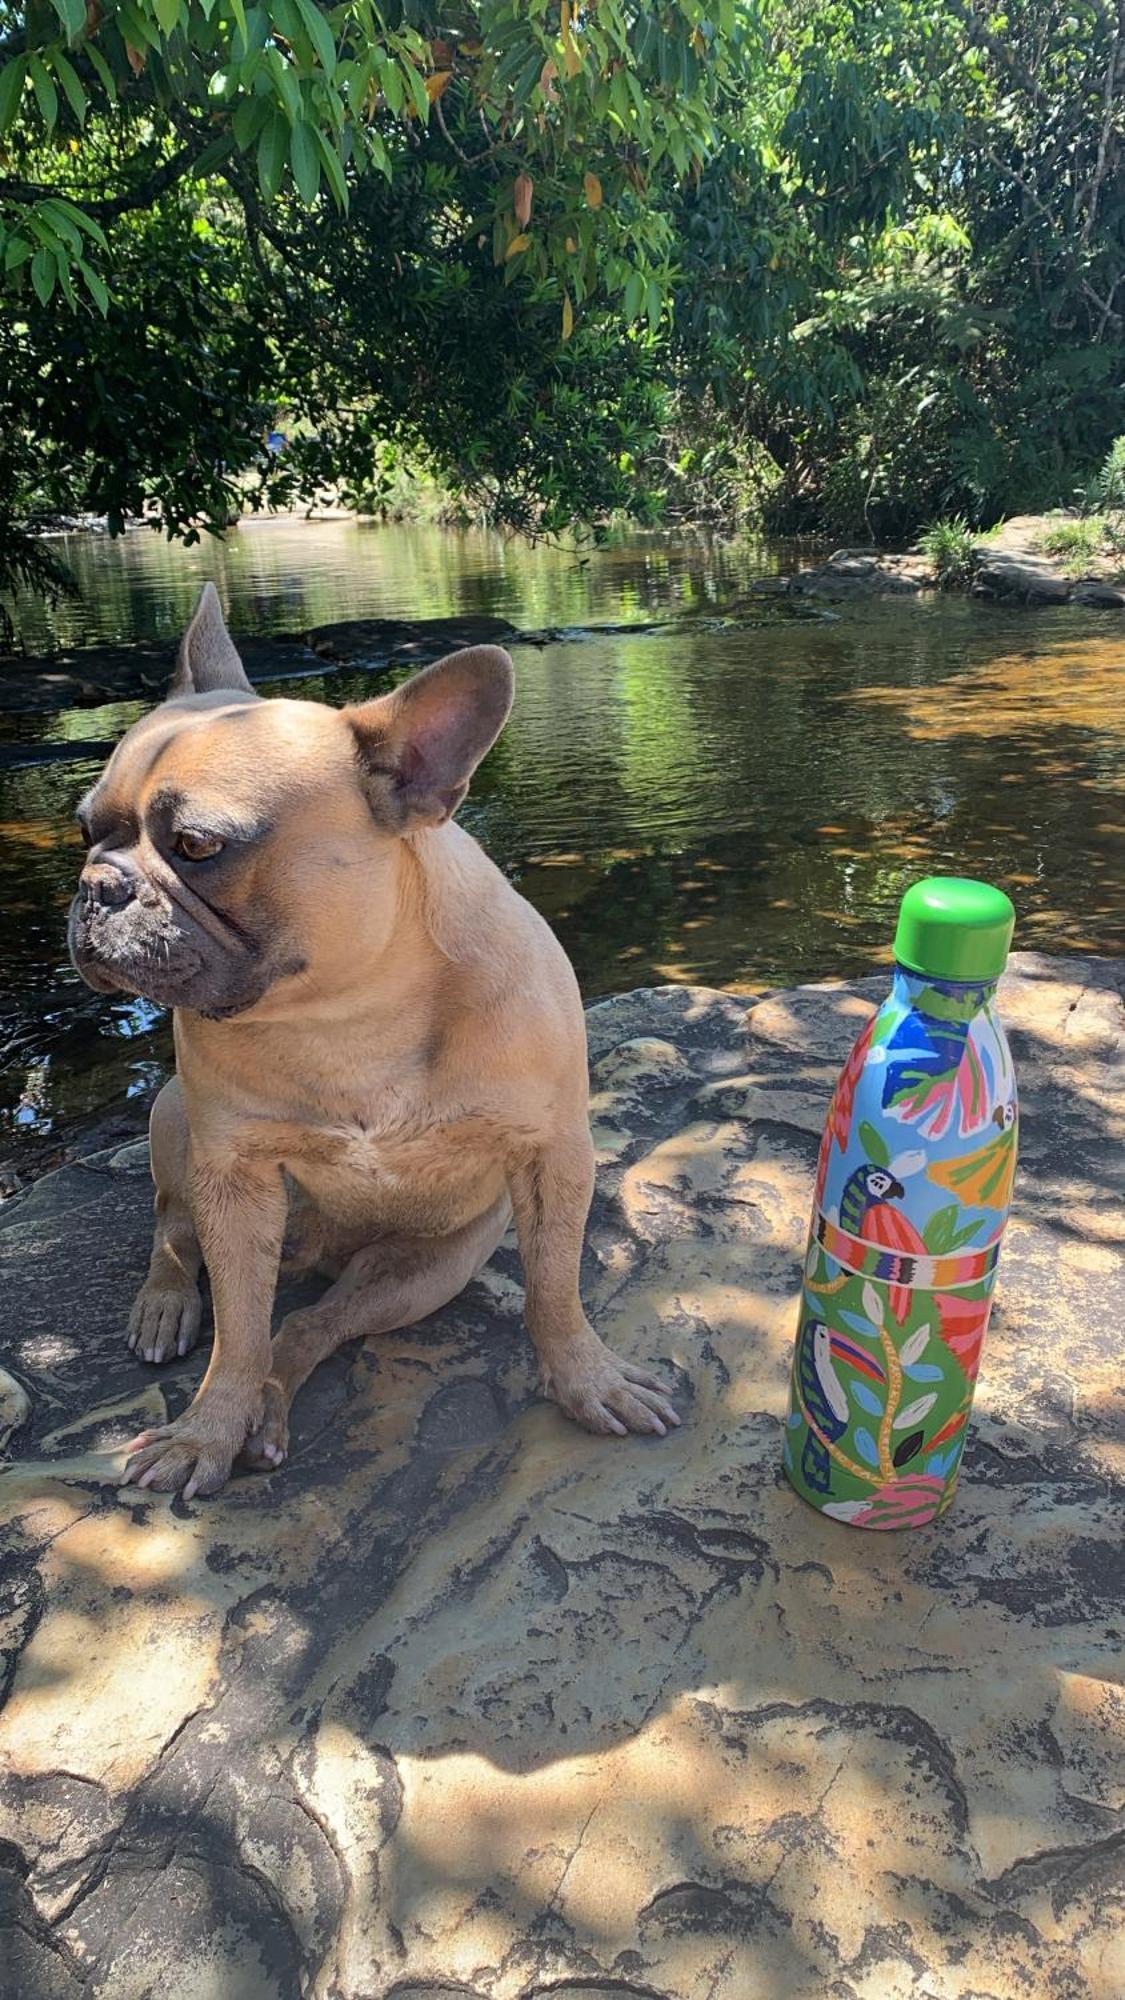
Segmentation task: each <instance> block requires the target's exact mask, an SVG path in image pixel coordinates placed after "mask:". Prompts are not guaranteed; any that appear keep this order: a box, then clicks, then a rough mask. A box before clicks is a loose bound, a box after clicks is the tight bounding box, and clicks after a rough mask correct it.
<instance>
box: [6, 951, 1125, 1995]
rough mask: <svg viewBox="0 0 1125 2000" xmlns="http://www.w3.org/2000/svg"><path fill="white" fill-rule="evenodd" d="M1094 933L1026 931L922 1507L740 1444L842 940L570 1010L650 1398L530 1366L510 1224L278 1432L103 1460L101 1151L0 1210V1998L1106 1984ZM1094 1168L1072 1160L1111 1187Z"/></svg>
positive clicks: (788, 1277) (1100, 970) (833, 1035)
mask: <svg viewBox="0 0 1125 2000" xmlns="http://www.w3.org/2000/svg"><path fill="white" fill-rule="evenodd" d="M1123 976H1125V972H1123V968H1122V966H1121V965H1113V964H1110V963H1108V962H1106V961H1099V960H1092V959H1091V960H1085V959H1073V960H1055V961H1051V960H1048V959H1042V958H1036V957H1023V958H1022V959H1020V960H1018V961H1017V963H1016V966H1015V969H1014V971H1013V973H1012V975H1011V976H1010V977H1009V979H1008V981H1007V992H1006V996H1005V1005H1006V1016H1007V1019H1008V1021H1009V1023H1010V1024H1011V1028H1012V1040H1013V1047H1014V1051H1015V1055H1016V1061H1017V1064H1018V1067H1019V1071H1020V1080H1021V1094H1022V1098H1023V1107H1024V1126H1023V1160H1022V1166H1021V1171H1020V1178H1019V1182H1018V1192H1017V1203H1016V1212H1015V1217H1014V1219H1013V1222H1012V1225H1011V1228H1010V1231H1009V1236H1008V1239H1007V1242H1006V1244H1005V1252H1004V1257H1003V1260H1002V1266H1001V1287H1000V1294H999V1300H998V1305H997V1310H996V1313H995V1317H994V1323H993V1330H992V1333H991V1335H990V1341H989V1346H988V1349H987V1352H986V1362H985V1367H984V1370H983V1375H982V1379H981V1382H980V1385H979V1388H978V1394H977V1403H976V1415H975V1418H974V1423H973V1429H972V1435H971V1437H970V1441H969V1445H968V1451H967V1456H966V1463H965V1471H964V1475H963V1478H962V1482H961V1489H960V1493H959V1495H958V1498H957V1501H956V1504H955V1506H954V1508H953V1511H952V1513H951V1515H950V1516H949V1518H948V1519H947V1521H946V1522H945V1523H944V1524H943V1525H941V1526H940V1527H937V1528H934V1529H931V1530H925V1531H921V1532H916V1533H914V1534H903V1535H880V1536H873V1535H861V1534H857V1533H856V1532H855V1531H854V1530H849V1529H847V1528H845V1527H843V1526H840V1525H838V1524H836V1523H833V1522H828V1521H825V1520H823V1519H822V1518H821V1517H820V1516H818V1515H817V1514H815V1513H813V1512H812V1511H811V1510H809V1509H807V1508H806V1507H805V1506H804V1505H803V1504H802V1503H801V1502H800V1501H799V1500H797V1499H796V1497H795V1496H794V1495H793V1494H792V1493H791V1492H790V1490H789V1488H788V1487H787V1486H786V1485H785V1484H784V1483H783V1481H782V1479H781V1477H780V1474H779V1453H780V1442H781V1439H780V1430H781V1420H782V1412H783V1409H784V1400H785V1377H786V1368H787V1363H788V1358H789V1352H790V1342H791V1339H792V1334H793V1326H794V1311H795V1305H796V1297H797V1286H798V1276H799V1271H800V1265H801V1257H802V1250H803V1239H804V1231H805V1221H806V1213H807V1207H808V1202H809V1197H810V1191H811V1186H812V1175H813V1164H814V1158H815V1153H816V1144H817V1135H818V1132H819V1128H820V1124H821V1119H822V1115H823V1112H824V1109H825V1102H826V1098H827V1095H828V1091H829V1087H830V1084H831V1082H832V1078H833V1075H834V1072H835V1068H836V1066H837V1065H838V1063H839V1062H840V1061H841V1059H842V1057H843V1055H844V1054H845V1051H846V1049H847V1047H848V1045H849V1043H850V1041H851V1039H852V1037H853V1036H854V1034H855V1032H856V1030H857V1028H858V1026H859V1024H860V1023H861V1022H862V1020H863V1019H864V1018H865V1016H866V1015H867V1013H868V1012H869V1010H870V1008H871V1007H872V1005H873V1004H874V1001H875V999H876V997H877V996H879V995H881V994H882V992H883V991H884V989H885V978H878V979H873V980H869V981H863V982H860V983H859V984H858V985H854V986H834V987H803V988H799V989H797V990H796V991H793V992H788V993H782V994H776V995H773V996H771V997H768V998H765V999H762V1000H760V1001H758V1002H756V1003H755V1004H752V1005H749V1006H748V1004H747V1002H746V1000H745V999H741V1000H740V999H739V998H737V997H734V996H731V995H729V994H721V993H713V992H706V991H693V990H691V989H685V988H680V987H669V988H662V989H659V990H656V991H652V992H640V993H632V994H626V995H624V996H622V997H620V998H618V999H614V1000H610V1001H607V1002H605V1003H604V1004H602V1005H600V1006H596V1007H594V1008H592V1009H591V1011H590V1016H589V1023H590V1044H591V1060H592V1066H593V1088H594V1101H593V1115H594V1123H595V1131H596V1137H597V1144H598V1150H599V1158H600V1163H601V1170H600V1175H599V1188H598V1196H597V1203H596V1208H595V1212H594V1217H593V1222H592V1226H591V1230H590V1237H589V1252H588V1260H587V1270H586V1294H587V1298H588V1301H589V1304H590V1308H591V1311H592V1316H593V1318H594V1320H595V1322H596V1323H597V1324H598V1325H599V1326H600V1328H601V1329H602V1331H603V1332H604V1333H605V1335H606V1336H607V1338H608V1339H609V1340H610V1341H611V1342H612V1343H613V1344H614V1346H615V1347H616V1348H617V1349H619V1350H620V1351H621V1352H622V1353H624V1354H627V1355H630V1356H633V1357H635V1358H636V1359H638V1360H640V1359H644V1360H649V1359H650V1358H652V1357H662V1358H664V1359H665V1360H666V1362H667V1364H668V1366H669V1369H670V1372H671V1373H672V1375H673V1376H674V1378H675V1380H676V1382H677V1384H678V1391H679V1396H680V1400H681V1404H682V1407H683V1412H684V1417H685V1422H684V1427H683V1429H682V1430H681V1431H680V1432H679V1433H677V1434H676V1435H675V1436H673V1437H670V1438H668V1439H666V1440H663V1441H659V1440H640V1439H634V1440H629V1441H627V1442H618V1441H610V1440H606V1441H600V1440H597V1439H594V1438H590V1437H587V1436H585V1435H583V1434H582V1433H581V1432H579V1431H577V1430H576V1429H574V1428H573V1427H572V1426H571V1425H569V1424H568V1423H567V1422H565V1421H564V1419H563V1418H562V1417H561V1416H560V1415H559V1413H558V1412H557V1411H556V1410H554V1409H553V1408H551V1407H550V1406H549V1405H547V1404H545V1403H543V1402H542V1401H541V1400H540V1399H539V1397H538V1396H537V1394H536V1389H535V1382H534V1374H533V1368H532V1364H531V1356H530V1353H529V1349H528V1344H527V1341H526V1339H525V1337H524V1335H523V1333H522V1331H521V1324H520V1303H521V1294H520V1285H519V1273H518V1266H517V1263H516V1260H515V1257H514V1253H513V1250H512V1248H511V1246H510V1245H509V1246H505V1247H504V1248H502V1249H501V1251H500V1252H499V1253H498V1255H497V1257H496V1259H495V1261H494V1263H493V1265H492V1266H491V1267H490V1268H489V1269H488V1270H487V1271H486V1272H485V1274H484V1276H483V1277H482V1278H481V1279H480V1281H479V1282H477V1283H476V1284H475V1285H474V1286H472V1288H471V1289H470V1290H469V1291H468V1292H467V1293H466V1294H465V1295H464V1297H463V1298H462V1299H461V1300H459V1301H458V1302H457V1303H456V1304H455V1305H454V1306H453V1307H452V1308H450V1309H449V1310H447V1311H446V1312H444V1313H441V1314H440V1315H438V1316H437V1317H436V1318H434V1319H432V1320H429V1321H426V1322H425V1323H424V1324H423V1325H421V1326H419V1327H416V1328H414V1329H412V1330H411V1331H409V1332H408V1333H404V1334H401V1335H397V1336H394V1337H392V1338H389V1339H386V1340H382V1341H380V1342H378V1343H372V1344H371V1345H370V1346H366V1345H362V1344H361V1345H359V1346H356V1347H353V1348H351V1349H349V1350H348V1351H347V1352H346V1353H345V1354H343V1355H341V1356H338V1357H336V1358H335V1359H334V1360H333V1361H332V1362H330V1363H329V1364H328V1365H326V1366H325V1367H324V1368H323V1369H322V1370H321V1371H320V1373H319V1374H318V1375H317V1376H316V1377H315V1378H314V1379H313V1381H312V1382H311V1383H310V1384H309V1385H308V1388H307V1390H306V1392H305V1394H304V1396H303V1397H302V1398H301V1400H300V1403H299V1405H298V1414H297V1418H296V1425H295V1446H294V1456H293V1458H292V1460H291V1461H290V1463H289V1464H288V1465H287V1466H286V1467H285V1468H284V1470H283V1471H281V1472H280V1473H278V1474H276V1475H274V1476H271V1477H270V1478H268V1479H262V1478H251V1477H247V1478H240V1479H237V1480H236V1481H235V1482H234V1483H233V1484H232V1485H231V1486H230V1488H229V1489H228V1491H227V1492H226V1493H225V1494H224V1495H223V1496H221V1497H220V1498H218V1499H217V1500H214V1501H209V1502H205V1503H192V1504H191V1505H188V1506H185V1505H184V1504H183V1503H182V1502H180V1501H178V1500H176V1501H170V1500H168V1499H162V1498H159V1497H151V1496H146V1495H143V1494H141V1493H138V1492H136V1491H134V1490H132V1489H127V1490H125V1491H123V1492H122V1491H119V1490H118V1489H117V1487H116V1485H115V1478H116V1474H117V1472H118V1471H119V1469H120V1465H121V1459H120V1455H119V1447H120V1445H121V1444H122V1442H123V1441H124V1440H125V1439H126V1438H127V1437H128V1436H129V1435H130V1434H132V1433H133V1432H134V1431H135V1430H136V1429H137V1428H138V1427H139V1426H140V1425H142V1424H147V1423H151V1422H153V1421H159V1420H160V1419H162V1418H163V1417H164V1416H165V1414H166V1413H168V1412H171V1413H175V1412H176V1411H178V1410H179V1409H181V1408H182V1407H183V1405H184V1403H185V1402H186V1400H187V1398H188V1396H189V1394H190V1392H191V1389H192V1386H193V1384H194V1383H195V1382H196V1381H197V1380H198V1377H199V1375H200V1373H201V1369H202V1365H203V1363H202V1358H201V1357H200V1356H199V1355H198V1354H197V1355H196V1356H194V1357H193V1358H192V1359H190V1360H189V1361H186V1362H184V1363H182V1364H178V1365H176V1366H173V1367H172V1368H170V1369H166V1370H163V1371H157V1370H155V1369H151V1368H146V1367H144V1366H143V1365H139V1364H136V1363H134V1362H133V1360H132V1358H131V1357H130V1356H129V1355H128V1354H127V1352H126V1350H125V1348H124V1344H123V1340H122V1330H123V1326H124V1320H125V1313H126V1309H127V1305H128V1302H129V1299H130V1295H131V1293H132V1291H133V1288H134V1286H135V1284H136V1283H137V1281H138V1279H139V1278H140V1276H141V1273H142V1271H143V1268H144V1263H145V1238H146V1235H147V1228H148V1204H149V1195H148V1189H147V1184H146V1160H145V1150H144V1147H143V1145H136V1144H133V1145H130V1146H126V1147H124V1148H121V1149H119V1150H117V1151H112V1150H111V1151H109V1152H106V1153H104V1154H102V1155H100V1156H99V1157H97V1158H95V1159H90V1160H86V1161H84V1162H82V1163H81V1164H80V1165H75V1166H70V1167H67V1168H65V1169H63V1170H62V1171H60V1172H59V1173H57V1174H55V1175H53V1176H50V1177H48V1178H45V1179H44V1180H42V1181H40V1182H39V1183H37V1184H36V1185H35V1186H34V1187H33V1188H31V1189H30V1190H28V1192H27V1193H26V1194H24V1195H21V1196H20V1197H18V1198H17V1199H16V1200H15V1201H13V1202H12V1203H11V1204H9V1205H8V1206H7V1207H6V1209H5V1211H4V1214H3V1218H2V1226H0V1246H2V1248H3V1252H4V1263H5V1271H4V1277H3V1283H2V1286H0V1298H2V1306H0V1311H2V1314H3V1321H4V1331H5V1333H6V1336H7V1340H6V1349H5V1351H6V1355H7V1358H8V1360H9V1363H10V1368H11V1376H10V1378H9V1380H8V1383H7V1385H6V1388H5V1391H4V1395H3V1397H0V1414H2V1415H3V1416H4V1419H5V1421H6V1423H7V1424H8V1426H9V1427H10V1429H11V1430H12V1433H13V1435H12V1440H11V1446H10V1449H11V1450H12V1451H13V1452H14V1454H15V1456H14V1457H13V1459H12V1462H11V1463H10V1465H9V1467H8V1469H7V1470H6V1472H5V1473H4V1476H3V1479H2V1480H0V1486H2V1488H3V1492H4V1498H5V1503H6V1504H5V1516H4V1518H5V1521H6V1537H7V1550H6V1560H5V1563H4V1566H3V1570H2V1576H3V1590H4V1603H3V1612H2V1617H3V1643H4V1646H5V1648H6V1681H5V1691H6V1701H5V1706H4V1709H3V1712H2V1714H0V1758H2V1768H3V1778H2V1783H0V1884H2V1893H3V1898H4V1911H3V1921H2V1937H3V1942H2V1945H0V1956H2V1959H3V1965H4V1972H3V1977H2V1978H0V1987H2V1989H3V1991H4V1993H5V1994H6V1995H9V1994H10V1995H12V1996H13V2000H15V1996H18V2000H72V1996H73V2000H78V1996H79V1995H81V1996H84V2000H86V1997H88V2000H99V1997H100V1996H106V2000H109V1996H110V1995H112V1996H113V2000H148V1997H149V1996H155V1995H159V1996H160V2000H203V1996H206V2000H274V1996H284V2000H296V1996H298V1995H301V1996H317V1997H318V2000H445V1996H450V1997H451V1996H453V1995H460V1996H469V2000H473V1997H474V1996H475V2000H546V1996H547V1995H565V1996H567V2000H594V1996H598V1995H604V1994H613V1995H621V1996H633V2000H806V1996H807V2000H814V1996H815V2000H828V1996H831V2000H900V1997H901V2000H907V1996H911V2000H918V1996H920V1995H926V1996H930V2000H967V1996H970V1995H972V1996H977V2000H986V1996H987V2000H1051V1996H1053V2000H1117V1996H1119V1995H1120V1994H1122V1993H1123V1992H1125V1688H1123V1686H1122V1661H1123V1659H1125V1564H1123V1554H1122V1534H1121V1526H1122V1518H1123V1516H1122V1503H1123V1500H1125V1399H1123V1393H1122V1385H1123V1372H1122V1365H1121V1331H1120V1326H1121V1306H1120V1301H1121V1278H1122V1264H1121V1238H1122V1229H1123V1215H1125V1205H1123V1203H1122V1198H1121V1197H1122V1189H1121V1184H1120V1168H1121V1157H1122V1154H1121V1135H1122V1130H1123V1113H1125V1102H1123V1099H1125V1088H1123V1073H1122V1050H1123V1040H1122V1023H1123V1016H1122V999H1121V995H1122V983H1123ZM1115 1177H1116V1178H1115Z"/></svg>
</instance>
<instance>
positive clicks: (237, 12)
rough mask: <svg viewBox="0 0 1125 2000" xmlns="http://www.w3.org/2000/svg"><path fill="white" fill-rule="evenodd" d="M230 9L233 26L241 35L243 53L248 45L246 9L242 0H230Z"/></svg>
mask: <svg viewBox="0 0 1125 2000" xmlns="http://www.w3.org/2000/svg"><path fill="white" fill-rule="evenodd" d="M230 11H231V13H232V14H233V16H234V24H235V27H236V28H237V29H238V32H239V34H240V35H241V37H242V49H243V53H244V54H245V52H246V50H247V49H248V48H249V46H250V37H249V35H248V34H247V32H246V9H245V7H244V6H243V4H242V0H230Z"/></svg>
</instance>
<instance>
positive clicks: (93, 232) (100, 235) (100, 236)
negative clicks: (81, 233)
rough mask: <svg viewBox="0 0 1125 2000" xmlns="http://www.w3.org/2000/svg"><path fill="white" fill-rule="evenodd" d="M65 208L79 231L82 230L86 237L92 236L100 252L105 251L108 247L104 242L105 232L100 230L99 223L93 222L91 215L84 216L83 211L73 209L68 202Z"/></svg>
mask: <svg viewBox="0 0 1125 2000" xmlns="http://www.w3.org/2000/svg"><path fill="white" fill-rule="evenodd" d="M67 207H68V209H69V210H70V214H71V215H72V217H73V219H74V221H75V222H76V223H77V224H78V227H79V229H84V230H85V231H86V234H87V236H92V237H93V239H94V242H95V243H96V244H97V245H98V248H99V249H100V250H107V249H108V248H109V245H108V244H107V242H106V240H105V230H104V229H103V228H102V225H101V223H100V222H95V221H94V218H93V216H92V215H87V214H86V211H85V209H81V208H73V207H71V204H70V203H69V202H68V203H67Z"/></svg>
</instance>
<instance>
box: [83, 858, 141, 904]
mask: <svg viewBox="0 0 1125 2000" xmlns="http://www.w3.org/2000/svg"><path fill="white" fill-rule="evenodd" d="M78 893H79V895H80V896H81V898H82V901H83V902H84V903H85V905H86V907H87V909H91V908H93V907H95V906H100V907H101V908H102V909H104V910H123V909H124V907H125V905H126V903H131V902H132V900H133V897H134V895H135V893H136V884H135V882H134V880H133V878H132V876H131V875H128V874H126V872H125V870H124V869H123V868H115V867H114V865H113V863H112V862H111V861H99V862H96V863H95V864H94V866H93V867H89V868H86V869H84V871H83V873H82V876H81V878H80V880H79V883H78Z"/></svg>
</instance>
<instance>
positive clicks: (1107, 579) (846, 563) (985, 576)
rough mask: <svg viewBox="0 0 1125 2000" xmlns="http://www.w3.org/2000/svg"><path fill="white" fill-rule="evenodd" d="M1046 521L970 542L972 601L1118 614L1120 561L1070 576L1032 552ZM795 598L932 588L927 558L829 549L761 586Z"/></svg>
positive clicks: (1039, 518)
mask: <svg viewBox="0 0 1125 2000" xmlns="http://www.w3.org/2000/svg"><path fill="white" fill-rule="evenodd" d="M1050 525H1051V518H1049V517H1047V516H1044V515H1041V514H1028V515H1019V516H1018V517H1017V518H1015V519H1013V520H1011V521H1005V522H1004V524H1003V526H1002V527H1001V528H999V529H997V530H996V531H995V532H994V533H992V534H990V535H988V536H982V537H981V539H980V540H979V541H977V542H976V544H975V545H974V551H973V558H974V560H973V573H972V581H971V584H970V586H969V588H970V592H971V595H972V596H973V597H979V598H986V599H993V600H1000V601H1003V602H1005V603H1008V604H1023V605H1047V604H1083V605H1087V606H1091V607H1093V608H1094V609H1097V610H1101V611H1125V573H1123V572H1122V565H1121V563H1120V561H1118V562H1117V563H1116V564H1114V563H1113V562H1111V561H1110V560H1109V559H1097V560H1095V563H1094V565H1093V566H1092V567H1091V569H1090V571H1089V572H1088V573H1087V574H1086V575H1084V576H1074V575H1072V574H1071V573H1070V571H1069V570H1068V569H1067V568H1066V567H1065V566H1064V565H1063V564H1062V563H1061V562H1058V561H1055V560H1053V559H1052V558H1051V557H1050V556H1048V555H1045V554H1044V553H1043V551H1042V549H1041V547H1040V542H1041V540H1042V537H1043V535H1044V534H1045V533H1046V531H1047V529H1048V528H1049V527H1050ZM761 587H762V588H765V589H771V590H772V589H774V588H780V589H783V590H785V591H787V592H789V593H792V594H794V595H796V596H797V597H814V598H827V599H840V598H851V597H903V596H916V595H917V594H918V592H919V591H923V590H937V589H938V588H939V587H940V586H939V578H938V573H937V569H936V567H935V565H934V564H933V563H932V562H931V561H930V559H929V557H928V556H924V555H920V554H919V553H918V552H917V551H916V550H911V551H909V552H908V553H907V554H904V555H894V554H890V553H888V552H887V551H886V550H882V549H871V548H861V549H837V550H836V552H835V554H834V555H831V556H829V557H828V559H827V561H825V562H823V563H818V564H816V565H815V566H814V567H813V568H811V569H802V570H798V571H797V573H796V575H795V576H791V577H788V578H786V579H785V581H784V583H782V584H779V585H774V584H773V583H772V581H768V582H767V583H766V584H765V585H763V586H761Z"/></svg>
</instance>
